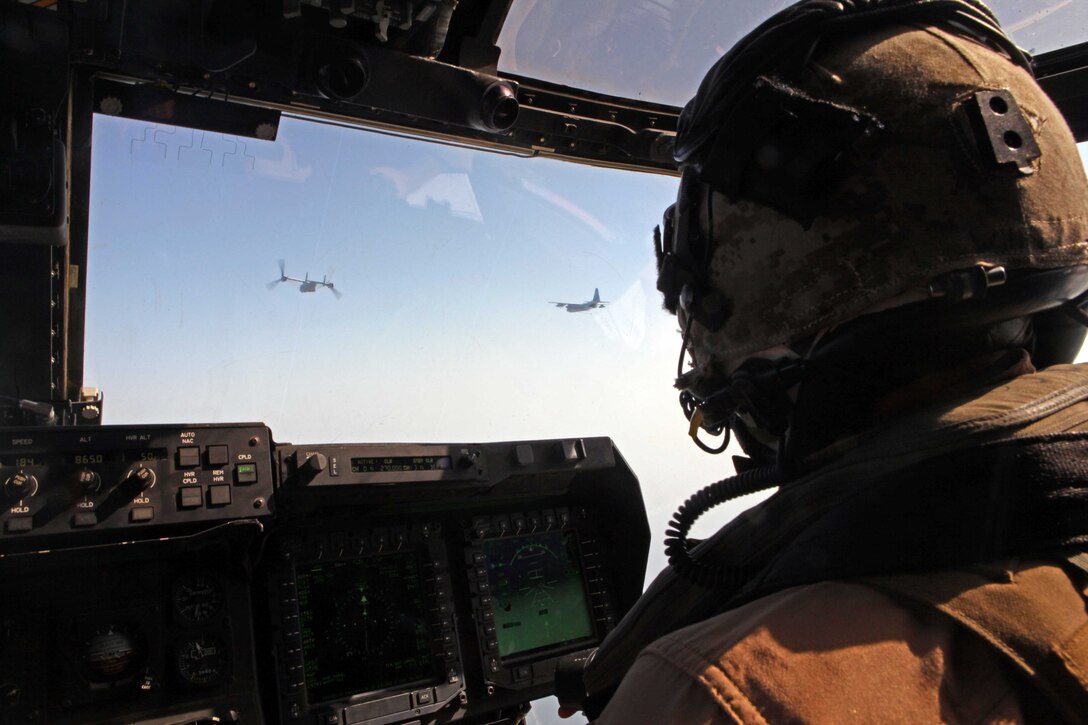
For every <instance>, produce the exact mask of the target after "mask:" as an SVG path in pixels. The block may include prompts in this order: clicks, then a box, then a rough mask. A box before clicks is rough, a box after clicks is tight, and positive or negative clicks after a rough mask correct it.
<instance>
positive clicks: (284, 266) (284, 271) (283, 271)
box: [265, 259, 287, 289]
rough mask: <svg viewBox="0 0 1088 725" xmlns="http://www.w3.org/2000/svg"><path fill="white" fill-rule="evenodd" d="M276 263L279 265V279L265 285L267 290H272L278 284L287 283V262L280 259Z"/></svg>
mask: <svg viewBox="0 0 1088 725" xmlns="http://www.w3.org/2000/svg"><path fill="white" fill-rule="evenodd" d="M277 261H278V262H279V263H280V278H279V279H274V280H272V281H271V282H269V283H268V284H266V285H265V287H267V288H268V289H272V288H273V287H275V286H276V285H278V284H279V283H280V282H286V281H287V260H285V259H280V260H277Z"/></svg>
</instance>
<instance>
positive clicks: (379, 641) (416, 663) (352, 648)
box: [295, 551, 435, 703]
mask: <svg viewBox="0 0 1088 725" xmlns="http://www.w3.org/2000/svg"><path fill="white" fill-rule="evenodd" d="M295 580H296V583H297V586H298V608H299V625H300V629H301V630H302V658H303V667H304V672H305V677H306V691H307V694H308V696H309V700H310V702H311V703H314V702H325V701H328V700H333V699H339V698H344V697H349V696H351V695H358V694H362V693H366V692H374V691H376V690H383V689H385V688H388V687H394V686H405V685H408V684H412V683H416V682H426V681H429V680H433V679H434V677H435V669H434V657H433V655H432V653H431V641H430V632H429V630H428V622H427V606H428V605H427V599H426V597H425V595H424V592H423V582H422V578H421V575H420V562H419V552H417V551H401V552H395V553H390V554H379V555H376V556H368V557H361V558H357V559H342V560H336V561H330V562H320V563H313V564H305V565H301V566H300V567H299V568H298V569H297V570H296V572H295Z"/></svg>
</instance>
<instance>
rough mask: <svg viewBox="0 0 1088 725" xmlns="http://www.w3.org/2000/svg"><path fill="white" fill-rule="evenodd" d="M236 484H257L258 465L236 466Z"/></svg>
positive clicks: (242, 464) (244, 464)
mask: <svg viewBox="0 0 1088 725" xmlns="http://www.w3.org/2000/svg"><path fill="white" fill-rule="evenodd" d="M234 482H235V483H237V484H241V485H245V484H247V483H257V464H256V463H239V464H238V465H237V466H235V467H234Z"/></svg>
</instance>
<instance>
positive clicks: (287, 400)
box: [84, 115, 731, 571]
mask: <svg viewBox="0 0 1088 725" xmlns="http://www.w3.org/2000/svg"><path fill="white" fill-rule="evenodd" d="M676 184H677V182H676V179H674V178H672V177H670V176H664V175H656V174H644V173H634V172H629V171H616V170H608V169H600V168H594V167H589V166H584V165H575V164H569V163H563V162H559V161H553V160H545V159H527V158H520V157H516V156H509V155H500V154H496V153H492V152H484V151H477V150H471V149H468V148H462V147H456V146H448V145H439V144H435V143H430V142H424V141H420V140H417V139H410V138H405V137H399V136H392V135H386V134H381V133H375V132H371V131H364V130H360V129H358V128H348V127H343V126H336V125H329V124H326V123H318V122H314V121H308V120H303V119H300V118H284V119H283V121H282V123H281V125H280V130H279V136H278V138H277V140H276V141H274V142H273V141H259V140H254V139H243V138H239V137H227V136H223V135H221V134H217V133H211V132H203V131H194V130H191V129H184V128H174V127H167V126H161V125H151V124H147V123H141V122H135V121H129V120H124V119H119V118H114V117H110V116H103V115H98V116H96V117H95V121H94V141H93V149H92V192H91V230H90V246H89V254H88V285H87V295H88V297H87V332H86V348H85V349H86V363H85V364H86V372H85V376H84V379H85V381H86V384H87V385H93V386H96V387H99V388H101V389H102V390H103V391H104V393H105V395H106V400H107V402H106V405H105V409H104V418H105V422H106V423H153V422H162V421H176V422H186V421H241V420H247V421H248V420H254V421H262V422H265V423H267V424H268V425H269V426H270V427H271V428H272V430H274V431H275V433H276V435H277V437H278V438H279V439H280V440H281V441H292V442H297V443H303V442H310V441H329V442H367V441H401V442H435V441H448V442H456V441H463V442H474V441H489V440H514V439H523V438H531V439H538V438H547V437H564V436H565V437H569V436H572V435H578V436H583V435H584V436H591V435H609V436H612V437H613V439H614V440H615V441H616V443H617V445H618V447H619V449H620V451H622V452H623V454H624V455H625V456H627V458H628V459H629V463H630V464H631V465H632V467H633V468H635V469H636V470H637V471H638V472H639V476H640V478H641V481H642V485H643V489H644V491H645V492H646V498H647V500H648V501H649V502H651V503H650V505H651V506H653V505H657V506H659V507H660V510H658V511H656V512H654V513H652V514H651V516H653V517H654V519H655V520H656V521H660V522H662V523H661V525H660V526H658V527H655V533H659V532H657V531H656V529H657V528H660V529H661V530H662V531H663V530H664V521H665V520H666V519H667V517H668V515H669V514H670V513H671V510H672V508H674V506H675V503H676V497H677V495H679V494H678V493H677V492H678V491H688V490H692V487H693V486H695V485H696V484H698V485H702V484H703V483H705V482H706V481H708V480H712V479H716V478H721V477H724V476H725V475H727V474H728V473H729V471H730V469H731V466H730V463H729V461H728V458H727V457H711V456H706V455H705V454H703V453H701V452H700V451H699V450H697V449H696V448H695V446H694V445H692V444H691V442H690V441H689V440H688V439H687V436H686V432H687V423H686V422H685V421H684V419H683V416H682V414H681V412H680V409H679V406H678V404H677V399H676V392H675V391H674V390H673V389H672V387H671V383H672V379H673V376H674V375H675V371H676V365H677V358H678V355H679V351H680V336H679V335H678V334H677V329H676V321H675V318H673V317H672V316H671V315H669V314H667V313H666V312H665V311H663V310H662V309H661V303H660V298H659V294H658V292H657V290H656V288H655V284H656V274H655V265H654V258H653V244H652V241H651V235H652V230H653V227H654V225H655V224H658V223H660V220H661V213H662V211H663V210H664V208H665V207H666V206H667V205H668V204H670V203H671V202H672V200H673V199H674V198H675V194H676ZM281 260H282V263H283V265H282V267H281V266H280V261H281ZM284 278H286V279H284ZM308 282H316V283H317V284H314V285H310V284H307V283H308ZM325 283H328V285H326V284H325ZM330 285H331V286H330ZM595 293H598V294H596V295H595ZM595 296H597V297H599V300H600V301H599V302H598V303H597V304H592V301H593V299H594V297H595ZM560 303H564V304H566V303H571V304H568V305H566V306H559V305H560ZM583 303H590V304H583ZM580 307H584V309H582V311H575V310H578V309H580ZM163 381H170V382H169V383H168V384H165V383H164V382H163ZM677 471H683V472H684V473H683V479H684V480H678V474H677V473H676V472H677ZM689 479H690V480H689ZM659 548H660V547H654V554H653V557H654V559H653V560H652V561H651V567H650V570H651V571H656V570H657V569H658V568H660V565H661V564H662V563H663V557H662V555H661V554H660V551H659V550H658V549H659Z"/></svg>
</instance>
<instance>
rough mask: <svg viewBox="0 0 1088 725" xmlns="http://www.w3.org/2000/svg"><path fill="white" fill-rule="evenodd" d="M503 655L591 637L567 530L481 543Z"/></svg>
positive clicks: (575, 550) (579, 569)
mask: <svg viewBox="0 0 1088 725" xmlns="http://www.w3.org/2000/svg"><path fill="white" fill-rule="evenodd" d="M483 550H484V556H485V557H486V558H487V573H488V581H489V582H490V584H491V600H492V602H493V605H494V610H495V631H496V633H497V635H498V640H499V654H500V655H501V656H503V657H512V656H515V655H521V654H526V653H529V652H536V651H538V650H542V649H545V648H552V647H560V646H562V645H567V644H571V643H574V642H577V641H579V640H584V639H586V638H589V637H592V636H593V620H592V617H591V616H590V607H589V597H588V596H587V594H586V585H585V580H584V578H583V576H582V567H581V557H580V556H579V555H578V541H577V539H576V537H575V536H574V534H573V533H571V532H562V531H551V532H548V533H544V534H531V535H529V536H515V537H510V538H502V539H492V540H489V541H485V542H484V544H483Z"/></svg>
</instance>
